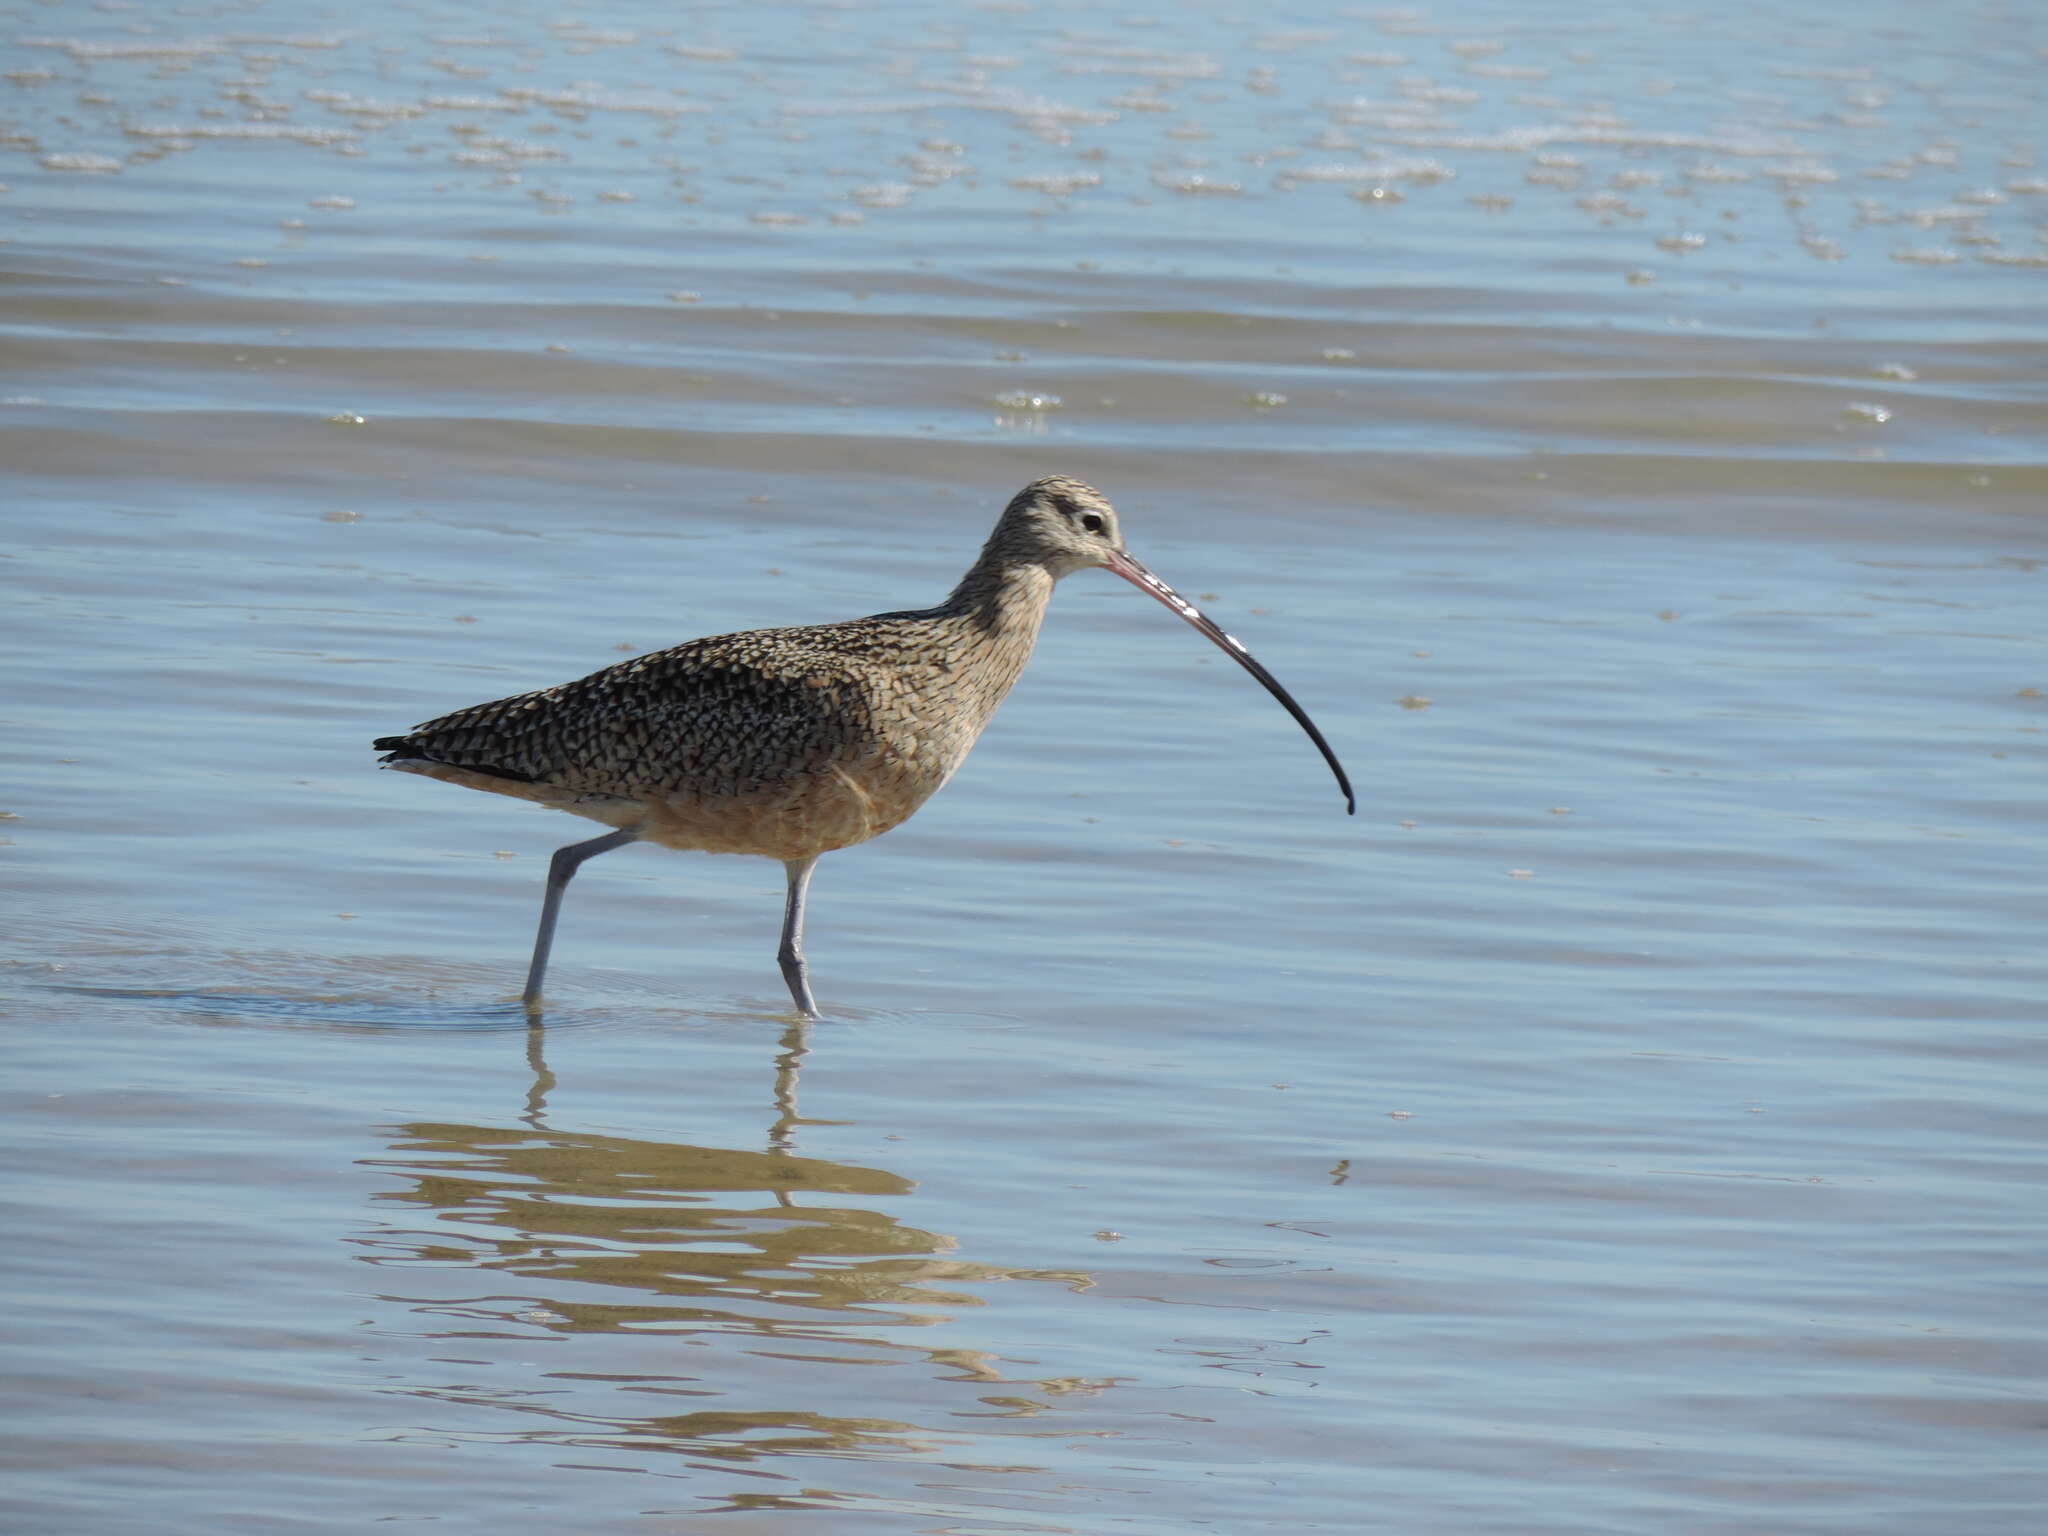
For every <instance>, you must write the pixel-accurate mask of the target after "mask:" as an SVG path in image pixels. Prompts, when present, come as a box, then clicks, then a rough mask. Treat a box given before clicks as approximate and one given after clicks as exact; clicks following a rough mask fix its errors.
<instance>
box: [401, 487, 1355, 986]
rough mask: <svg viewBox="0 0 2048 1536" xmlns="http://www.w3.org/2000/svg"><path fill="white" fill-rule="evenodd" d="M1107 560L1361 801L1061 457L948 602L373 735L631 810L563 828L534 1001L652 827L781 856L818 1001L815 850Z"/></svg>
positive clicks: (963, 748)
mask: <svg viewBox="0 0 2048 1536" xmlns="http://www.w3.org/2000/svg"><path fill="white" fill-rule="evenodd" d="M1089 566H1104V567H1106V568H1108V569H1109V570H1112V571H1114V572H1116V574H1117V575H1119V576H1121V577H1123V578H1124V579H1125V580H1126V581H1129V582H1131V583H1133V584H1135V585H1136V586H1138V587H1140V588H1142V589H1143V590H1145V591H1146V592H1149V593H1151V594H1152V596H1154V597H1156V598H1158V599H1159V601H1160V602H1162V603H1164V604H1166V606H1167V607H1169V608H1171V609H1172V610H1173V611H1174V612H1175V613H1177V614H1179V615H1180V616H1181V617H1182V618H1183V619H1186V620H1187V621H1188V623H1190V624H1192V625H1194V627H1195V628H1196V629H1198V630H1200V631H1201V632H1202V633H1203V634H1205V635H1207V636H1208V637H1209V638H1210V639H1211V640H1213V641H1215V642H1216V644H1217V645H1219V646H1221V647H1222V649H1223V651H1224V652H1225V654H1227V655H1228V656H1229V657H1230V658H1231V660H1233V661H1235V662H1236V663H1237V664H1238V665H1239V666H1241V667H1243V668H1244V669H1245V670H1246V671H1247V672H1249V673H1251V675H1252V676H1253V677H1256V678H1257V679H1258V680H1259V681H1260V682H1261V683H1263V684H1264V685H1265V686H1266V689H1267V691H1268V692H1270V693H1271V694H1272V695H1273V697H1274V698H1276V699H1278V700H1279V701H1280V702H1281V704H1282V705H1284V706H1285V707H1286V709H1287V712H1288V713H1289V714H1290V715H1292V716H1294V718H1295V719H1296V720H1297V721H1299V722H1300V723H1301V728H1302V729H1303V730H1305V731H1307V732H1308V734H1309V739H1310V740H1311V741H1313V742H1314V743H1315V744H1316V747H1317V748H1318V749H1319V750H1320V751H1321V752H1322V754H1323V760H1324V761H1325V762H1327V763H1328V764H1329V765H1330V768H1331V771H1332V772H1334V773H1335V774H1336V775H1337V784H1338V787H1339V788H1341V789H1342V790H1343V791H1344V804H1345V808H1346V809H1347V810H1349V811H1354V812H1355V811H1356V810H1357V809H1358V804H1357V801H1356V799H1355V798H1354V797H1353V795H1352V793H1351V781H1350V780H1349V779H1347V778H1346V777H1345V776H1344V765H1343V764H1341V763H1339V762H1338V761H1337V754H1336V753H1335V752H1333V751H1331V750H1330V744H1329V743H1328V742H1327V741H1325V740H1324V739H1323V733H1322V732H1321V731H1319V730H1317V729H1316V727H1315V722H1314V721H1312V720H1310V719H1309V717H1308V716H1307V714H1306V713H1304V712H1303V710H1302V708H1301V706H1300V705H1299V704H1297V703H1295V702H1294V700H1293V699H1292V698H1291V697H1290V696H1289V695H1288V692H1287V690H1286V689H1285V688H1282V687H1281V686H1280V684H1279V683H1278V682H1277V681H1276V680H1275V679H1274V677H1273V674H1272V673H1270V672H1268V671H1267V670H1266V669H1265V668H1264V667H1262V666H1260V665H1259V664H1258V662H1256V661H1254V660H1253V659H1252V656H1251V653H1250V652H1248V651H1247V650H1245V648H1244V647H1243V646H1241V645H1239V644H1238V643H1237V641H1235V640H1233V639H1232V638H1231V637H1230V636H1229V635H1226V634H1225V633H1224V632H1223V631H1222V630H1221V629H1219V628H1217V627H1216V625H1215V623H1214V622H1213V621H1212V620H1210V619H1209V618H1207V617H1205V616H1204V615H1203V614H1202V613H1200V612H1199V611H1198V610H1197V609H1196V608H1195V607H1194V605H1193V604H1191V603H1190V602H1188V601H1187V599H1185V598H1183V597H1182V596H1181V595H1180V594H1179V593H1178V592H1176V591H1174V590H1173V588H1171V587H1169V586H1168V585H1167V584H1166V583H1165V582H1163V581H1161V580H1160V579H1159V578H1158V577H1157V576H1154V575H1153V574H1152V573H1151V572H1150V571H1148V570H1146V569H1145V567H1144V566H1142V565H1140V564H1139V563H1138V562H1137V561H1136V560H1134V559H1132V558H1131V555H1130V553H1129V551H1127V550H1126V549H1125V548H1124V541H1123V538H1122V536H1121V535H1120V534H1119V533H1118V532H1117V525H1116V512H1115V511H1114V510H1113V509H1112V508H1111V506H1110V504H1109V503H1108V502H1107V501H1105V500H1104V499H1103V497H1102V495H1101V493H1100V492H1098V491H1096V490H1094V489H1092V488H1091V487H1089V486H1086V485H1083V484H1082V483H1081V482H1080V481H1078V480H1068V479H1063V478H1060V477H1057V476H1055V477H1053V478H1050V479H1046V480H1035V481H1033V482H1032V483H1031V484H1030V485H1027V486H1025V487H1024V489H1023V490H1021V491H1019V492H1018V493H1017V495H1016V497H1015V498H1014V499H1013V500H1012V501H1011V502H1010V504H1009V506H1007V507H1005V508H1004V509H1003V515H1002V516H1001V517H1000V518H999V519H997V521H996V526H995V532H993V533H992V534H990V535H989V539H988V543H987V544H986V545H984V546H983V548H982V551H981V556H980V558H979V559H977V560H976V561H975V562H974V564H973V565H972V566H971V567H969V569H968V571H967V574H966V575H965V576H963V577H961V578H960V584H959V585H958V586H957V587H955V588H954V589H953V593H952V596H950V597H948V598H947V599H946V600H945V601H944V602H943V603H941V604H939V606H938V607H936V608H924V609H919V610H917V611H915V612H910V613H878V614H875V615H874V616H873V617H871V618H865V619H849V620H847V621H846V622H845V623H843V624H816V625H806V626H804V627H802V628H797V629H757V630H750V631H748V632H746V633H744V634H737V635H714V636H712V637H711V638H710V639H707V640H692V641H690V642H689V643H688V644H687V645H678V646H675V647H673V648H672V649H669V650H666V651H653V652H650V653H649V654H647V655H645V656H637V657H634V658H633V659H632V660H630V661H622V662H619V663H617V664H616V665H614V666H609V667H606V668H604V669H603V670H602V671H598V672H593V673H591V674H590V676H588V677H585V678H581V679H579V680H577V681H576V682H573V683H563V684H561V685H560V686H559V687H554V688H543V689H541V690H540V691H539V692H537V693H522V694H516V695H514V696H513V697H512V698H509V699H497V700H495V701H493V702H491V703H489V704H478V705H475V706H473V707H471V708H469V709H460V710H457V711H456V712H455V713H454V714H452V715H443V716H442V717H441V718H440V719H438V720H429V721H428V722H427V723H426V724H425V725H421V726H417V727H415V728H414V729H413V730H412V731H411V732H410V733H408V734H407V735H404V736H384V737H380V738H378V740H377V742H376V746H377V749H378V750H379V751H382V752H385V753H386V754H388V755H387V756H385V757H384V758H383V759H382V761H383V762H384V763H385V764H387V765H388V766H390V767H393V768H402V769H404V770H405V771H406V772H408V773H421V774H425V775H426V776H427V777H429V778H434V779H442V780H445V781H446V782H448V783H450V784H460V785H462V786H463V787H464V788H466V789H484V790H489V791H490V792H491V793H493V794H499V795H511V796H514V797H515V798H517V799H521V800H532V801H535V802H537V803H538V804H541V805H545V806H549V807H551V808H553V809H555V810H559V811H568V812H570V813H571V814H573V815H577V816H587V817H589V818H590V819H591V820H592V821H599V822H603V823H604V824H605V825H606V826H608V827H611V828H613V829H614V830H613V831H610V832H607V833H606V834H605V835H604V836H603V837H594V838H592V839H590V841H588V842H584V843H571V844H570V845H569V846H568V847H566V848H561V849H558V850H557V851H556V853H555V856H554V860H553V862H552V863H551V864H549V866H548V884H547V895H546V897H545V899H544V900H543V901H542V903H541V912H540V932H539V933H538V934H537V935H536V936H535V938H534V942H533V964H532V965H531V967H530V968H529V969H528V971H527V973H526V992H525V997H526V1001H527V1003H528V1004H529V1005H531V1004H534V1003H536V1002H538V1001H539V998H540V985H541V978H542V976H543V975H544V974H545V973H546V971H547V964H548V950H549V948H550V946H551V945H552V944H553V943H554V937H555V918H556V915H557V914H558V913H559V911H560V910H561V905H562V893H563V892H564V891H565V890H567V889H568V885H569V881H570V879H571V878H572V877H573V876H574V875H575V873H576V870H577V868H578V867H579V866H580V865H581V864H582V863H583V862H584V860H586V859H589V858H593V857H595V856H596V855H597V854H600V853H608V852H610V851H611V850H612V849H614V848H620V847H623V846H625V845H626V844H627V843H630V842H633V841H635V840H636V839H639V838H645V839H647V840H648V841H649V842H654V843H660V844H662V845H663V846H664V847H668V848H695V849H699V850H701V851H703V852H706V853H751V854H758V855H760V856H762V857H765V858H770V859H777V860H780V861H781V864H782V867H783V869H784V870H785V871H786V872H787V874H788V877H789V894H788V900H787V902H786V904H785V906H784V908H783V918H782V947H781V949H780V951H779V952H778V953H777V956H776V958H777V960H778V961H779V962H780V964H781V966H782V976H783V979H784V980H785V981H786V982H788V983H789V992H790V996H791V997H792V998H794V999H795V1000H796V1005H797V1008H798V1009H799V1010H800V1011H801V1012H802V1013H803V1014H804V1015H805V1016H806V1017H808V1018H815V1017H817V1015H818V1005H817V1003H816V1001H815V1000H814V999H813V998H812V996H811V984H810V978H809V975H808V972H807V970H806V967H805V964H804V949H803V939H804V896H805V892H806V891H807V890H808V888H809V886H810V880H811V870H812V868H813V867H814V866H815V865H816V864H817V862H818V856H819V855H820V854H825V853H830V852H831V851H832V850H833V849H835V848H847V847H851V846H852V845H853V844H855V843H862V842H866V841H867V840H868V839H869V838H871V837H875V836H878V835H880V834H881V833H883V832H886V831H888V830H889V829H890V828H891V827H893V826H896V825H897V824H898V823H900V822H902V821H903V820H905V819H906V818H907V817H908V816H909V815H910V814H911V812H913V811H915V810H916V809H917V808H918V807H919V806H920V805H922V804H924V802H925V801H926V800H928V799H929V798H930V797H931V796H932V795H933V793H935V792H936V791H937V790H938V789H939V787H940V786H941V785H943V784H944V783H945V782H946V780H948V779H950V778H951V777H952V776H953V771H954V770H955V769H956V768H958V767H959V766H960V763H961V761H962V759H964V758H965V757H966V756H967V751H968V748H970V747H972V746H973V745H974V739H975V737H977V736H979V735H980V734H981V729H982V727H983V726H985V725H987V724H988V722H989V717H990V716H991V715H993V714H994V713H995V711H996V706H997V705H998V704H1000V703H1001V702H1002V700H1003V695H1004V694H1006V693H1008V692H1009V691H1010V685H1011V684H1012V683H1014V682H1016V680H1017V674H1018V673H1019V672H1020V671H1022V670H1023V667H1024V662H1025V659H1026V658H1027V657H1029V656H1030V654H1031V646H1032V642H1033V641H1035V640H1036V639H1037V638H1038V625H1039V621H1040V620H1042V619H1043V618H1044V617H1045V605H1046V602H1047V601H1048V599H1050V598H1051V596H1052V588H1053V583H1054V582H1056V581H1058V580H1059V579H1060V578H1061V577H1062V576H1066V575H1069V574H1071V573H1072V572H1074V571H1079V570H1084V569H1086V568H1088V567H1089Z"/></svg>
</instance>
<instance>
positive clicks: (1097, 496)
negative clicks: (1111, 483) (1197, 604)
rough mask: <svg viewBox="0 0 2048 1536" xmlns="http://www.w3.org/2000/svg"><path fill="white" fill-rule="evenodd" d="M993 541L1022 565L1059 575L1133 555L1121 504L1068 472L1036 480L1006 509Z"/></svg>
mask: <svg viewBox="0 0 2048 1536" xmlns="http://www.w3.org/2000/svg"><path fill="white" fill-rule="evenodd" d="M990 542H991V543H992V544H996V545H998V546H1000V547H1001V549H1002V551H1003V554H1004V555H1005V556H1006V557H1007V558H1008V559H1009V560H1011V561H1015V562H1017V563H1019V564H1030V565H1038V566H1043V567H1044V568H1045V570H1046V571H1047V573H1048V574H1050V575H1051V576H1052V577H1053V578H1054V579H1055V580H1057V579H1058V578H1059V577H1061V576H1071V575H1072V574H1073V573H1074V572H1075V571H1084V570H1087V569H1088V568H1089V567H1090V566H1097V565H1102V566H1109V567H1111V568H1112V569H1113V568H1114V567H1115V565H1116V563H1117V559H1118V557H1120V556H1122V557H1124V558H1126V559H1127V558H1128V555H1127V553H1126V551H1125V549H1124V536H1123V534H1122V533H1120V532H1119V531H1118V530H1117V526H1116V508H1114V507H1112V506H1111V505H1110V504H1109V501H1108V498H1106V497H1105V496H1104V495H1103V494H1102V492H1100V491H1098V490H1096V489H1095V487H1094V486H1092V485H1084V484H1082V483H1081V482H1080V481H1079V480H1069V479H1068V478H1067V477H1066V476H1064V475H1049V476H1047V477H1046V478H1045V479H1043V480H1034V481H1032V482H1031V483H1030V484H1029V485H1027V486H1025V487H1024V489H1023V490H1021V491H1019V492H1018V493H1017V494H1016V495H1015V496H1013V497H1012V498H1010V504H1009V505H1008V506H1007V507H1005V508H1004V509H1003V515H1002V518H1001V520H1000V521H999V522H998V523H997V524H996V530H995V536H994V537H993V538H992V539H991V540H990Z"/></svg>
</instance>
